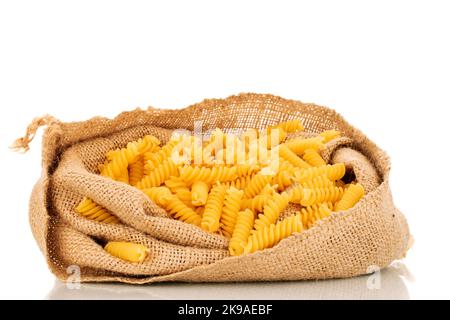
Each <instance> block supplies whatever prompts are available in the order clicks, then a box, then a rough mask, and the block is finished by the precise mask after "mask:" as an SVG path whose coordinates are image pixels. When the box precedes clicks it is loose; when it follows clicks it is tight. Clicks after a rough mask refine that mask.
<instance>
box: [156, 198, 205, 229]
mask: <svg viewBox="0 0 450 320" xmlns="http://www.w3.org/2000/svg"><path fill="white" fill-rule="evenodd" d="M163 207H164V209H166V210H167V212H169V213H170V214H172V215H173V217H174V218H175V219H178V220H181V221H184V222H186V223H190V224H194V225H196V226H200V223H201V221H202V217H201V216H200V215H199V214H198V213H197V212H195V211H194V210H193V209H192V208H190V207H188V206H187V205H186V204H185V203H184V202H183V201H181V200H180V199H179V198H178V197H177V196H175V195H172V196H171V197H169V199H168V200H167V202H166V203H165V204H164V206H163Z"/></svg>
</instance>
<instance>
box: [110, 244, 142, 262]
mask: <svg viewBox="0 0 450 320" xmlns="http://www.w3.org/2000/svg"><path fill="white" fill-rule="evenodd" d="M104 249H105V251H106V252H108V253H109V254H110V255H112V256H114V257H117V258H119V259H122V260H126V261H128V262H133V263H141V262H143V261H144V260H145V258H146V257H147V255H148V253H149V249H148V248H147V247H146V246H143V245H141V244H137V243H133V242H122V241H109V242H108V243H107V244H106V246H105V248H104Z"/></svg>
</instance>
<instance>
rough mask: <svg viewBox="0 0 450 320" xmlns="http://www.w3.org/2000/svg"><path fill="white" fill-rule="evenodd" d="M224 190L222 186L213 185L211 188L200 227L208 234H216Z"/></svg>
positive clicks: (223, 199)
mask: <svg viewBox="0 0 450 320" xmlns="http://www.w3.org/2000/svg"><path fill="white" fill-rule="evenodd" d="M225 193H226V188H225V186H223V185H220V184H219V185H215V186H213V187H212V188H211V192H210V193H209V196H208V199H207V200H206V204H205V211H204V212H203V216H202V221H201V227H202V229H203V230H206V231H209V232H216V231H217V230H219V227H220V217H221V216H222V207H223V204H224V201H225Z"/></svg>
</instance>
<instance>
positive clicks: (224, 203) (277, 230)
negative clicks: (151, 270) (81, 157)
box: [74, 119, 364, 262]
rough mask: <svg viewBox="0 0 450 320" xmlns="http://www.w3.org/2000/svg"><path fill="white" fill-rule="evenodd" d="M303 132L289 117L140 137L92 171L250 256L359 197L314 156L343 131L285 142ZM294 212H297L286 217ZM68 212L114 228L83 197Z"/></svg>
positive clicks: (124, 247) (136, 254)
mask: <svg viewBox="0 0 450 320" xmlns="http://www.w3.org/2000/svg"><path fill="white" fill-rule="evenodd" d="M304 130H305V128H304V127H303V124H302V122H301V121H300V119H293V120H289V121H286V122H282V123H279V124H277V125H273V126H270V127H267V128H264V129H262V130H257V129H252V128H249V129H246V131H245V132H244V133H242V134H234V133H232V132H224V131H222V130H220V129H218V128H216V129H215V130H213V131H212V132H211V133H210V134H209V135H206V134H205V135H200V136H198V135H196V136H189V135H188V134H174V135H172V137H171V138H170V139H169V140H168V142H167V143H166V144H161V142H160V140H159V139H157V138H156V137H154V136H152V135H146V136H144V137H142V138H140V139H137V140H136V141H132V142H129V143H128V144H127V145H126V147H122V148H118V149H115V150H111V151H109V152H107V154H106V155H105V161H104V162H102V163H101V164H99V165H98V170H99V172H100V174H101V175H102V176H104V177H105V178H110V179H113V180H115V181H118V182H122V183H127V184H129V185H131V186H134V187H136V188H138V189H140V190H141V191H142V192H143V193H144V194H145V195H147V196H148V197H149V199H151V200H152V201H153V202H154V203H155V204H156V205H158V206H160V207H161V208H162V209H164V210H166V212H167V213H168V214H169V217H170V218H174V219H177V220H180V221H182V222H185V223H190V224H193V225H195V226H197V227H199V228H200V229H201V230H203V231H202V232H211V233H217V234H219V235H222V236H224V237H226V238H228V239H229V247H228V249H229V253H230V255H232V256H235V255H241V254H245V253H252V252H255V251H257V250H262V249H265V248H271V247H273V246H274V245H276V244H277V243H278V242H280V241H281V240H282V239H284V238H286V237H289V236H290V235H292V234H294V233H297V232H302V231H303V230H305V229H308V228H312V227H314V225H315V224H316V222H317V221H319V220H323V219H325V218H326V217H328V216H330V215H331V214H333V212H339V211H343V210H347V209H349V208H351V207H353V206H354V205H355V204H356V203H357V202H358V201H359V200H360V199H361V198H362V197H363V196H364V188H363V187H362V186H361V185H360V184H358V183H356V181H347V180H349V177H351V176H352V175H347V176H346V177H345V178H344V176H345V174H346V167H345V164H343V163H336V164H327V163H326V162H325V160H324V158H322V156H321V154H320V151H321V150H322V149H323V148H325V144H326V143H328V142H330V141H332V140H333V139H336V138H338V137H340V136H341V133H340V132H339V131H337V130H327V131H324V132H321V133H319V134H316V135H315V136H313V137H310V138H304V137H296V138H291V139H287V138H288V135H289V134H292V133H295V132H298V131H304ZM206 137H207V138H206ZM343 180H344V181H345V182H344V181H343ZM290 204H293V205H290ZM288 206H289V211H288V210H286V209H287V208H288ZM292 208H296V209H295V210H297V212H296V213H295V214H293V215H288V214H289V213H288V212H290V210H291V209H292ZM74 209H75V211H76V212H77V213H79V214H80V215H82V216H84V217H85V218H87V219H91V220H94V221H97V222H102V223H112V224H113V223H120V221H119V219H118V218H117V217H116V216H114V215H112V214H111V213H110V212H109V211H107V210H106V209H105V208H103V207H101V206H99V205H98V204H96V203H94V202H93V201H92V200H91V199H89V198H87V197H85V198H83V200H82V201H81V202H80V203H79V204H78V205H77V206H76V207H75V208H74ZM281 218H283V219H281ZM105 250H106V251H108V252H109V253H110V254H112V255H114V256H116V257H119V258H121V259H124V260H127V261H130V262H142V261H143V260H144V259H145V257H146V255H147V254H148V248H146V247H145V246H141V245H139V244H135V243H126V242H109V243H108V244H107V245H106V246H105Z"/></svg>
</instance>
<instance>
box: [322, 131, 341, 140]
mask: <svg viewBox="0 0 450 320" xmlns="http://www.w3.org/2000/svg"><path fill="white" fill-rule="evenodd" d="M320 136H321V137H323V143H327V142H330V141H331V140H334V139H336V138H339V137H340V136H341V133H340V132H339V131H337V130H326V131H324V132H322V133H321V134H320Z"/></svg>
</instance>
